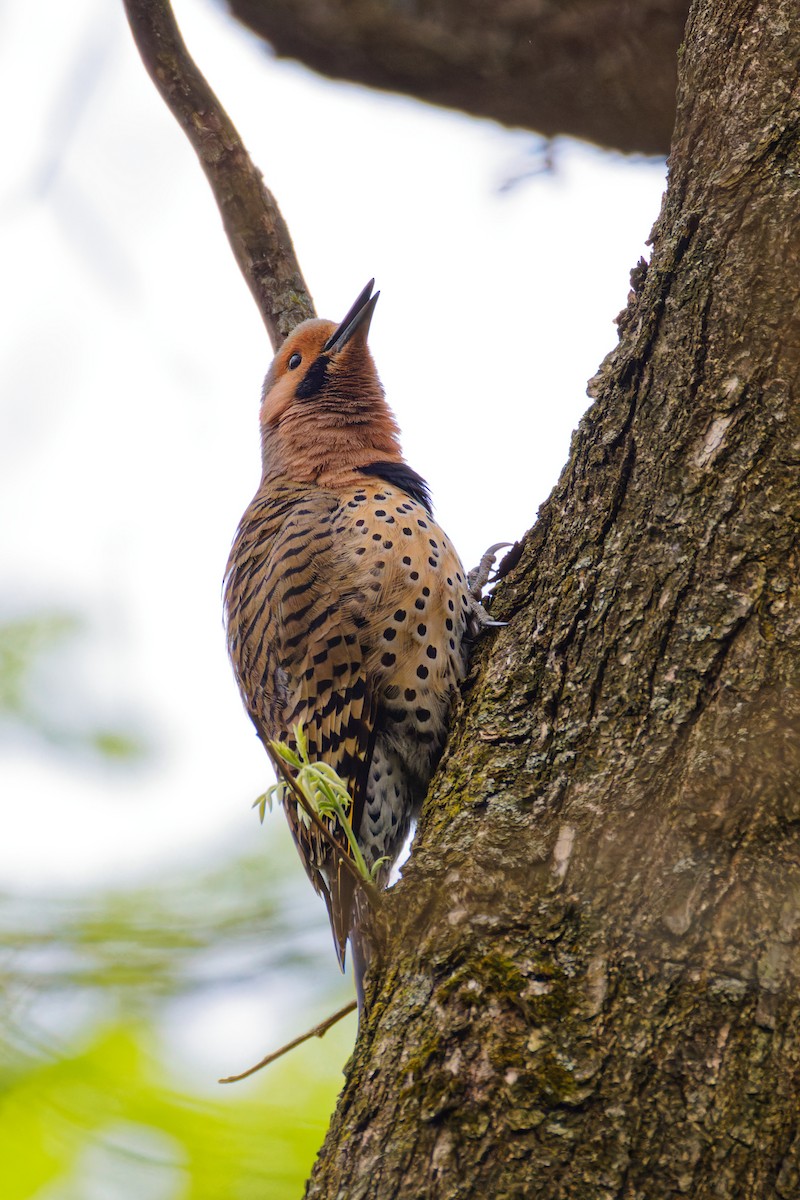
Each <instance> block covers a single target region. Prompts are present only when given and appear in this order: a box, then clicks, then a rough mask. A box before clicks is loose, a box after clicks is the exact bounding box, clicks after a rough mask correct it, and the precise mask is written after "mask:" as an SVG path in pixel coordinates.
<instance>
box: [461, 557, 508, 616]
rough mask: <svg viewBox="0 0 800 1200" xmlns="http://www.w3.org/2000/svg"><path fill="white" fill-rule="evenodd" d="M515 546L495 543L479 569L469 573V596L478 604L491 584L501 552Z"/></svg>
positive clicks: (474, 568) (479, 565)
mask: <svg viewBox="0 0 800 1200" xmlns="http://www.w3.org/2000/svg"><path fill="white" fill-rule="evenodd" d="M511 545H513V543H512V542H495V544H494V545H493V546H490V547H489V549H488V550H487V551H486V553H485V554H484V555H483V557H482V558H481V561H480V562H479V563H478V565H477V567H473V568H472V570H471V571H467V587H468V589H469V594H470V596H472V599H473V600H476V601H477V602H478V604H480V601H481V592H482V591H483V589H484V588H485V587H486V584H487V583H488V582H489V576H490V575H491V573H492V568H493V567H494V560H495V559H496V558H497V555H498V553H499V552H500V551H501V550H505V549H506V547H507V546H511Z"/></svg>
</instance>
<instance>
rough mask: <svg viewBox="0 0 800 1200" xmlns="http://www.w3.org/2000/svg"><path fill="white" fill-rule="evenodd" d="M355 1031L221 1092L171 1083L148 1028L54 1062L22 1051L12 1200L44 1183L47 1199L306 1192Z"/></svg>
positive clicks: (0, 1084) (0, 1134)
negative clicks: (195, 1092) (216, 1095)
mask: <svg viewBox="0 0 800 1200" xmlns="http://www.w3.org/2000/svg"><path fill="white" fill-rule="evenodd" d="M348 1024H350V1023H348ZM352 1037H353V1029H352V1028H349V1027H340V1028H339V1029H338V1030H334V1031H332V1033H331V1035H330V1036H329V1038H328V1039H326V1041H325V1042H324V1043H315V1044H314V1045H313V1046H312V1045H307V1046H303V1047H301V1048H299V1049H298V1050H297V1051H296V1052H295V1054H293V1055H292V1056H291V1057H290V1058H289V1059H286V1060H284V1061H282V1062H280V1063H277V1064H275V1067H274V1068H273V1069H272V1070H270V1071H269V1072H268V1073H266V1074H265V1076H264V1077H263V1078H262V1079H260V1080H259V1081H258V1082H257V1083H256V1084H250V1085H247V1086H242V1087H241V1088H240V1089H239V1090H235V1089H230V1090H227V1091H226V1092H225V1093H224V1094H222V1096H221V1099H220V1100H219V1101H210V1100H208V1099H205V1098H200V1097H197V1096H192V1095H189V1094H187V1093H186V1092H180V1091H177V1090H173V1089H172V1088H170V1087H169V1086H167V1085H165V1081H164V1078H163V1066H159V1063H158V1061H157V1059H156V1058H155V1057H154V1055H153V1054H152V1049H151V1042H152V1037H151V1034H150V1033H149V1031H148V1030H147V1029H146V1028H143V1027H141V1026H136V1025H121V1026H117V1027H113V1028H108V1029H104V1030H102V1031H99V1032H98V1033H96V1034H95V1036H94V1038H93V1040H92V1041H91V1042H89V1043H88V1044H87V1045H86V1046H84V1047H82V1048H81V1049H79V1050H76V1051H74V1052H73V1053H71V1054H67V1055H64V1056H62V1057H61V1058H59V1059H57V1060H55V1061H39V1062H37V1061H35V1060H30V1059H23V1058H20V1057H19V1056H17V1058H16V1060H15V1061H13V1062H12V1063H11V1064H10V1065H7V1066H4V1067H3V1068H2V1069H0V1089H2V1095H3V1121H2V1123H1V1124H0V1161H2V1163H3V1193H2V1194H3V1200H30V1198H32V1197H35V1196H37V1194H39V1193H40V1191H41V1189H43V1188H44V1187H45V1185H49V1186H48V1187H47V1192H46V1194H47V1197H48V1200H73V1198H74V1200H84V1198H85V1197H86V1196H88V1195H93V1196H94V1195H100V1194H102V1195H103V1197H104V1200H115V1198H116V1197H119V1200H130V1197H133V1196H135V1197H137V1198H139V1197H145V1196H150V1195H154V1196H158V1197H162V1198H164V1200H171V1198H172V1197H175V1200H184V1197H185V1198H187V1200H220V1197H223V1196H224V1197H236V1198H237V1200H250V1198H251V1197H252V1200H256V1198H258V1200H288V1198H290V1197H293V1196H299V1195H300V1194H301V1192H302V1186H303V1181H304V1179H305V1178H306V1176H307V1174H308V1171H309V1168H310V1166H311V1163H312V1161H313V1159H314V1157H315V1155H316V1153H317V1150H318V1148H319V1146H320V1144H321V1142H322V1139H323V1137H324V1134H325V1129H326V1127H327V1123H328V1118H329V1115H330V1112H331V1110H332V1108H333V1104H334V1101H335V1096H336V1090H337V1086H338V1069H339V1066H340V1064H341V1061H342V1059H343V1057H344V1056H345V1055H346V1053H347V1045H348V1039H349V1040H350V1041H352ZM101 1188H102V1190H101Z"/></svg>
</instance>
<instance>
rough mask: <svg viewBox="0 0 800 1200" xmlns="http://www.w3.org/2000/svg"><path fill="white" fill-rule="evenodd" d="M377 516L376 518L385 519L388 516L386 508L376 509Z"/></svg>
mask: <svg viewBox="0 0 800 1200" xmlns="http://www.w3.org/2000/svg"><path fill="white" fill-rule="evenodd" d="M375 516H376V517H385V516H386V509H385V508H376V509H375Z"/></svg>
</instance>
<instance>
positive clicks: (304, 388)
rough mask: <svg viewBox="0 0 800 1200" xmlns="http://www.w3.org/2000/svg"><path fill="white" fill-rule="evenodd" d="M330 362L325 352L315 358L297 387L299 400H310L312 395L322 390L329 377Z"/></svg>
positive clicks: (296, 393) (296, 391)
mask: <svg viewBox="0 0 800 1200" xmlns="http://www.w3.org/2000/svg"><path fill="white" fill-rule="evenodd" d="M329 362H330V360H329V358H328V357H327V355H325V354H320V356H319V358H315V359H314V361H313V363H312V364H311V366H310V367H309V368H308V370H307V371H306V373H305V375H304V376H303V378H302V379H301V380H300V382H299V383H298V385H297V387H296V389H295V393H294V394H295V396H296V397H297V399H298V400H310V399H311V397H312V396H316V395H317V393H318V392H321V391H322V388H323V387H324V386H325V381H326V379H327V378H328V364H329Z"/></svg>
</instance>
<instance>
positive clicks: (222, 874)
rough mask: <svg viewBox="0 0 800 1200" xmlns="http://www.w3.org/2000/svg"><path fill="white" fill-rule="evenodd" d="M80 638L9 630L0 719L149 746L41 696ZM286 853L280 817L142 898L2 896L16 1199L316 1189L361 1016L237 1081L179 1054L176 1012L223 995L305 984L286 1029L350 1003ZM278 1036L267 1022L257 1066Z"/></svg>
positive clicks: (8, 1189) (96, 893)
mask: <svg viewBox="0 0 800 1200" xmlns="http://www.w3.org/2000/svg"><path fill="white" fill-rule="evenodd" d="M81 628H82V626H81V623H80V622H78V621H77V620H76V619H75V618H73V617H68V616H64V615H50V616H45V617H42V616H39V617H32V618H29V619H25V620H18V621H15V622H11V623H8V622H7V623H6V624H4V625H0V721H5V723H6V724H7V726H8V727H9V728H10V729H11V730H12V731H13V730H14V729H16V730H20V729H22V730H24V733H25V737H26V739H28V740H29V735H30V733H31V732H32V733H34V734H35V735H37V736H38V737H39V738H42V739H45V740H46V741H47V742H48V743H49V744H56V745H58V746H60V747H65V748H67V749H73V748H79V749H82V750H85V749H86V748H90V749H93V750H95V751H97V752H99V753H100V754H102V755H103V756H104V757H106V758H112V759H114V758H116V759H121V760H123V761H128V760H130V759H131V758H132V757H133V756H134V755H135V754H138V752H139V748H138V745H137V743H136V741H135V740H134V739H133V738H131V737H129V736H128V735H127V734H126V733H125V732H121V731H116V730H113V729H103V730H92V729H91V728H90V727H89V723H88V722H85V723H84V726H83V728H82V730H80V731H79V732H78V733H76V732H75V731H74V729H66V728H64V727H61V726H59V725H58V724H57V723H54V722H53V720H52V718H51V716H50V715H49V714H48V713H47V712H46V711H45V709H44V708H43V707H41V706H40V705H39V704H38V703H37V700H36V697H37V696H38V695H39V694H40V693H42V692H46V691H47V688H46V686H45V687H44V688H42V686H41V680H42V678H45V679H46V678H47V676H48V673H52V671H53V669H54V662H55V660H56V659H57V656H58V654H59V653H60V652H61V650H62V649H63V648H64V647H65V645H67V644H68V643H69V641H70V639H72V638H75V637H77V636H78V635H79V633H80V631H81ZM37 678H38V682H37ZM81 707H82V706H81V704H80V702H79V698H78V702H77V703H76V705H75V709H76V711H78V712H80V711H81ZM288 842H289V834H288V830H286V829H284V828H283V827H282V823H281V826H280V827H276V829H275V830H274V831H273V837H272V838H271V839H270V846H268V847H260V848H259V852H258V853H257V854H252V855H248V856H246V857H245V856H241V855H240V856H236V855H235V854H233V853H230V852H229V854H228V856H227V859H225V860H223V861H222V862H221V863H219V862H217V863H216V864H215V865H214V867H213V868H206V869H198V868H190V867H187V866H185V865H184V866H183V867H181V868H175V869H173V870H162V871H161V873H160V874H159V876H158V878H154V879H152V880H151V881H149V882H145V883H140V884H138V885H136V886H133V885H129V886H127V887H113V888H108V887H106V888H100V887H92V888H85V889H75V888H73V889H71V890H66V889H64V890H60V891H54V890H52V889H50V890H43V889H42V890H40V891H38V892H36V893H31V892H28V893H27V894H25V895H19V894H13V893H11V892H0V947H2V949H0V1113H1V1114H2V1118H1V1119H0V1164H2V1165H0V1181H1V1182H0V1195H1V1196H2V1200H96V1198H102V1200H131V1198H132V1197H136V1200H173V1198H174V1200H220V1198H221V1197H226V1198H227V1197H231V1198H233V1200H251V1198H252V1200H256V1197H257V1198H258V1200H291V1198H292V1197H299V1196H300V1195H301V1194H302V1190H303V1182H304V1180H305V1178H306V1177H307V1175H308V1173H309V1171H310V1168H311V1164H312V1162H313V1160H314V1158H315V1156H316V1154H317V1151H318V1149H319V1146H320V1144H321V1142H322V1139H323V1137H324V1134H325V1130H326V1128H327V1124H328V1120H329V1116H330V1113H331V1111H332V1109H333V1106H334V1104H335V1100H336V1095H337V1092H338V1090H339V1088H340V1086H341V1065H342V1063H343V1062H344V1060H345V1058H346V1057H347V1055H348V1053H349V1051H350V1048H351V1046H352V1042H353V1039H354V1036H355V1028H354V1025H355V1022H354V1019H353V1020H350V1021H346V1022H342V1023H341V1024H340V1025H338V1026H337V1027H336V1028H335V1029H333V1030H332V1031H331V1032H330V1033H329V1034H328V1035H327V1036H326V1038H325V1039H324V1041H318V1040H316V1039H315V1040H314V1041H313V1043H308V1044H307V1045H303V1046H301V1047H299V1048H298V1049H297V1050H295V1051H293V1052H292V1054H291V1055H289V1056H287V1057H286V1058H285V1059H282V1060H280V1061H279V1062H277V1063H275V1064H274V1065H273V1066H271V1067H269V1068H268V1069H267V1070H265V1071H264V1072H262V1073H261V1074H259V1075H258V1076H256V1077H255V1078H254V1079H253V1080H250V1081H248V1082H247V1083H242V1084H237V1085H234V1086H231V1087H228V1088H221V1087H219V1088H218V1087H217V1085H216V1084H215V1082H214V1081H213V1080H212V1079H208V1080H207V1081H204V1084H205V1086H204V1087H203V1088H201V1089H199V1090H195V1091H192V1089H191V1088H190V1087H189V1085H188V1084H187V1082H186V1076H187V1065H186V1064H185V1063H183V1067H181V1060H180V1056H179V1055H178V1054H176V1053H175V1051H174V1048H173V1047H172V1046H171V1045H170V1042H169V1036H170V1030H171V1029H174V1027H175V1022H176V1014H180V1013H181V1012H182V1011H183V1009H182V1006H184V1005H186V1004H187V1003H188V1002H189V1001H191V1002H192V1003H193V1005H194V1006H195V1007H196V1006H197V1004H198V1002H199V1001H201V1000H203V999H205V1000H206V1002H207V1004H208V1005H211V1004H212V1002H213V998H214V996H216V995H217V994H218V993H222V995H223V997H224V995H225V989H226V987H227V988H234V987H235V988H236V989H237V994H240V993H241V989H242V988H246V987H248V986H249V987H250V988H251V994H252V995H254V996H264V997H265V999H266V998H268V997H270V996H271V995H273V994H280V993H281V991H283V992H286V990H287V989H288V986H290V985H293V987H294V989H296V991H297V994H298V995H300V996H302V994H303V992H304V991H305V994H306V995H307V996H308V1003H307V1004H306V1005H305V1006H304V1005H303V1004H302V1000H301V1001H300V1003H298V1004H297V1006H296V1009H297V1011H296V1013H295V1017H294V1018H293V1024H292V1028H291V1030H290V1031H289V1033H290V1034H299V1033H302V1032H303V1031H304V1030H305V1029H306V1028H308V1027H309V1026H310V1025H312V1024H313V1023H314V1021H316V1020H319V1019H320V1018H321V1017H323V1016H324V1015H326V1012H328V1011H331V1010H332V1009H334V1008H335V1007H337V1002H339V1003H341V997H340V995H339V993H338V990H337V989H338V983H339V976H338V973H337V972H336V969H335V965H334V963H333V961H332V956H331V954H330V945H329V941H328V937H327V930H326V929H325V928H324V917H323V918H322V920H321V921H318V920H316V917H317V916H319V915H320V914H319V913H318V912H316V911H315V903H316V898H315V897H314V896H313V895H312V893H311V889H310V888H307V887H306V886H305V881H304V880H303V879H302V876H301V874H300V872H293V871H290V870H287V869H286V863H287V861H288V862H289V863H292V864H294V854H293V851H291V849H290V848H289V845H288ZM314 930H316V933H315V932H314ZM328 981H329V982H328ZM326 982H327V988H326ZM328 989H329V995H326V991H327V990H328ZM178 1019H179V1016H178ZM280 1040H281V1038H280V1037H278V1036H277V1035H276V1034H275V1033H274V1032H273V1031H271V1030H270V1029H269V1028H268V1027H265V1029H264V1030H263V1032H260V1031H259V1029H258V1027H257V1025H256V1024H255V1023H254V1029H253V1042H254V1045H253V1048H252V1060H255V1059H258V1058H260V1057H261V1056H262V1055H263V1054H264V1053H265V1052H266V1051H268V1050H270V1049H273V1048H277V1043H278V1042H280ZM185 1053H186V1051H185V1049H184V1054H185ZM252 1060H251V1061H252ZM247 1065H249V1064H248V1063H240V1062H227V1061H226V1062H224V1063H222V1064H221V1068H222V1070H225V1071H227V1070H234V1069H240V1068H241V1067H243V1066H247Z"/></svg>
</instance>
